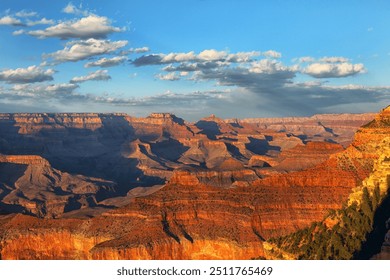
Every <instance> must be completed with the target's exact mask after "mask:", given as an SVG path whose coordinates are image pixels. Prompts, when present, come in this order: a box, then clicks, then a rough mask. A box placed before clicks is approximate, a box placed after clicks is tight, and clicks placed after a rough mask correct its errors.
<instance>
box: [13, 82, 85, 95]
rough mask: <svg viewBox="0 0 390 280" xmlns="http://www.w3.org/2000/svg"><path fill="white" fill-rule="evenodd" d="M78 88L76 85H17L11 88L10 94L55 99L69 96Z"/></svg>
mask: <svg viewBox="0 0 390 280" xmlns="http://www.w3.org/2000/svg"><path fill="white" fill-rule="evenodd" d="M78 87H79V86H78V85H76V84H66V83H62V84H50V85H37V84H23V85H21V84H18V85H14V86H13V87H12V88H11V92H12V93H13V94H14V95H17V96H29V97H36V98H40V97H55V96H57V95H70V94H72V93H73V91H74V90H75V89H76V88H78Z"/></svg>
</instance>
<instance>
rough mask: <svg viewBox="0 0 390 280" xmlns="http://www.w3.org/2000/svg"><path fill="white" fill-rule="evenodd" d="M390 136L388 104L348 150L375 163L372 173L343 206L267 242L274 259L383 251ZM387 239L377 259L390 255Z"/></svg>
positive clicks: (341, 256)
mask: <svg viewBox="0 0 390 280" xmlns="http://www.w3.org/2000/svg"><path fill="white" fill-rule="evenodd" d="M389 135H390V107H387V108H386V109H384V110H382V112H381V113H380V114H378V115H377V116H376V117H375V119H374V120H373V121H372V122H370V123H369V124H367V125H365V126H364V127H363V128H362V129H360V130H359V132H358V133H357V134H356V136H355V140H354V142H353V143H352V145H351V147H350V148H348V149H347V151H346V152H345V153H344V154H346V155H345V157H348V156H351V154H355V155H356V156H357V159H358V160H360V162H361V161H366V162H367V163H370V162H373V163H374V164H373V169H372V171H371V172H370V175H369V176H368V177H367V178H366V179H365V180H363V181H362V183H361V184H359V186H358V187H356V188H354V189H353V190H352V192H351V194H350V195H349V197H348V200H347V203H346V204H345V206H344V207H343V208H342V209H340V210H337V211H332V212H330V213H329V214H328V215H327V216H326V217H325V218H324V219H323V220H322V221H321V222H317V223H313V224H312V225H311V227H310V228H306V229H303V230H300V231H297V232H295V233H293V234H291V235H288V236H285V237H280V238H275V239H271V240H270V241H269V242H268V243H266V244H265V249H266V255H267V257H268V258H302V259H350V258H361V257H366V258H367V257H372V254H373V253H378V252H375V250H378V249H375V248H373V247H374V246H375V243H376V244H378V243H379V244H380V242H381V240H383V239H385V238H384V237H385V236H384V235H385V232H383V230H382V236H380V235H378V227H380V228H382V229H384V228H385V221H386V220H387V219H388V218H389V217H390V213H389V212H388V211H389V209H390V207H389V205H390V204H389V201H388V200H389V199H388V188H389V175H390V161H389V159H390V148H389V147H390V136H389ZM345 157H344V158H343V159H345ZM350 162H352V161H350ZM378 223H379V224H378ZM373 238H375V239H378V238H381V240H373ZM370 239H371V240H370ZM387 242H388V241H387V240H385V243H384V246H383V248H382V250H383V251H382V253H380V254H378V255H376V256H375V258H382V259H383V258H386V256H388V255H387V244H386V243H387ZM370 252H371V253H370Z"/></svg>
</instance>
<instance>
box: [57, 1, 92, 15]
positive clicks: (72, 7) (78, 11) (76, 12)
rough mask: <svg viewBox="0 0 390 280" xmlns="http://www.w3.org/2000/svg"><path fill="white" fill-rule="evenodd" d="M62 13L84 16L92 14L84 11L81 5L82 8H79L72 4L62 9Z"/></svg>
mask: <svg viewBox="0 0 390 280" xmlns="http://www.w3.org/2000/svg"><path fill="white" fill-rule="evenodd" d="M62 12H64V13H65V14H73V15H84V16H87V15H89V14H90V13H89V12H88V11H86V10H82V6H81V5H80V8H77V7H76V6H75V5H73V4H72V3H69V4H68V5H66V7H65V8H63V9H62Z"/></svg>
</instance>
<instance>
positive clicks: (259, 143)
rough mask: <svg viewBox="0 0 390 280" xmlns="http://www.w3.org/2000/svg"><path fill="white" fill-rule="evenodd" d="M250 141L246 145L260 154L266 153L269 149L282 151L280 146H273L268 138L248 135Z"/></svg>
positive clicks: (253, 151)
mask: <svg viewBox="0 0 390 280" xmlns="http://www.w3.org/2000/svg"><path fill="white" fill-rule="evenodd" d="M248 139H249V141H250V142H249V143H247V144H245V147H246V148H247V149H248V150H249V151H251V152H252V153H255V154H258V155H265V154H266V153H267V152H269V151H278V152H279V151H280V147H275V146H271V145H270V144H269V143H268V141H267V139H257V138H252V137H248Z"/></svg>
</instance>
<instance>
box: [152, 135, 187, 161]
mask: <svg viewBox="0 0 390 280" xmlns="http://www.w3.org/2000/svg"><path fill="white" fill-rule="evenodd" d="M150 147H151V149H152V152H153V154H155V155H156V156H157V158H158V159H159V160H160V161H161V158H165V159H167V160H170V161H175V162H177V160H178V159H179V158H180V157H181V156H182V154H183V153H185V152H186V151H188V150H189V147H187V146H184V145H183V144H182V143H180V142H179V141H177V140H175V139H172V138H169V139H167V140H164V141H161V142H156V143H152V144H150Z"/></svg>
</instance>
